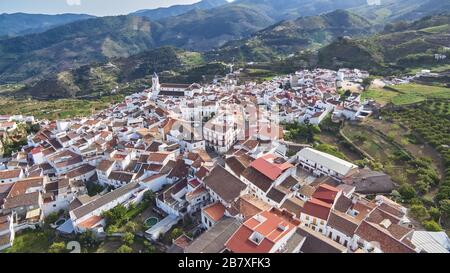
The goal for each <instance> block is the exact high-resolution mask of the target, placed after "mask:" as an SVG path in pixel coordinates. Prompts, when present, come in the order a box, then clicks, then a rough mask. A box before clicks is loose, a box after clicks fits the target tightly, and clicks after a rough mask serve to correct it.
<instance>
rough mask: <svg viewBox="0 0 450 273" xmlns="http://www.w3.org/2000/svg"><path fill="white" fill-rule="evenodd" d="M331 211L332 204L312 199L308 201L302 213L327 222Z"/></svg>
mask: <svg viewBox="0 0 450 273" xmlns="http://www.w3.org/2000/svg"><path fill="white" fill-rule="evenodd" d="M330 210H331V204H328V203H326V202H323V201H321V200H319V199H316V198H311V199H310V200H308V201H306V203H305V206H304V207H303V211H302V213H305V214H307V215H310V216H314V217H317V218H320V219H322V220H325V221H326V220H327V219H328V215H329V214H330Z"/></svg>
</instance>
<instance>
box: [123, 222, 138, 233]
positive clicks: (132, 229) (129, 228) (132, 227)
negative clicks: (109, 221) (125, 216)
mask: <svg viewBox="0 0 450 273" xmlns="http://www.w3.org/2000/svg"><path fill="white" fill-rule="evenodd" d="M137 227H138V225H137V224H136V223H135V222H132V221H130V222H128V223H127V224H126V225H125V230H126V231H128V232H136V230H137Z"/></svg>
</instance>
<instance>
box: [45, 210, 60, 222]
mask: <svg viewBox="0 0 450 273" xmlns="http://www.w3.org/2000/svg"><path fill="white" fill-rule="evenodd" d="M58 218H59V215H58V213H57V212H52V213H50V214H49V215H48V216H47V217H45V223H46V224H53V223H54V222H56V221H57V220H58Z"/></svg>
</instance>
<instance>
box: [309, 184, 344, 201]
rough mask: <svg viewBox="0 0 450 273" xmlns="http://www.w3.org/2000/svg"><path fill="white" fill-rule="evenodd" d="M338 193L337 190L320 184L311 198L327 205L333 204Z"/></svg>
mask: <svg viewBox="0 0 450 273" xmlns="http://www.w3.org/2000/svg"><path fill="white" fill-rule="evenodd" d="M338 193H339V189H337V188H335V187H333V186H330V185H327V184H321V185H320V186H319V187H318V188H317V190H316V191H315V192H314V194H313V195H312V197H313V198H317V199H319V200H321V201H324V202H327V203H329V204H333V203H334V201H335V199H336V196H337V194H338Z"/></svg>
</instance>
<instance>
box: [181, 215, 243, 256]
mask: <svg viewBox="0 0 450 273" xmlns="http://www.w3.org/2000/svg"><path fill="white" fill-rule="evenodd" d="M239 226H240V223H239V221H238V220H237V219H234V218H225V219H223V220H221V221H219V222H217V223H216V224H215V225H214V226H213V227H212V228H210V229H209V230H207V231H206V232H205V233H203V234H202V235H200V237H198V238H197V239H195V240H194V241H193V242H192V243H191V244H190V245H189V246H188V247H187V248H186V249H185V252H186V253H219V252H221V251H222V250H223V249H224V248H225V243H226V241H227V240H228V239H229V238H230V237H231V235H233V233H234V232H235V231H236V230H237V229H238V228H239Z"/></svg>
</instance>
